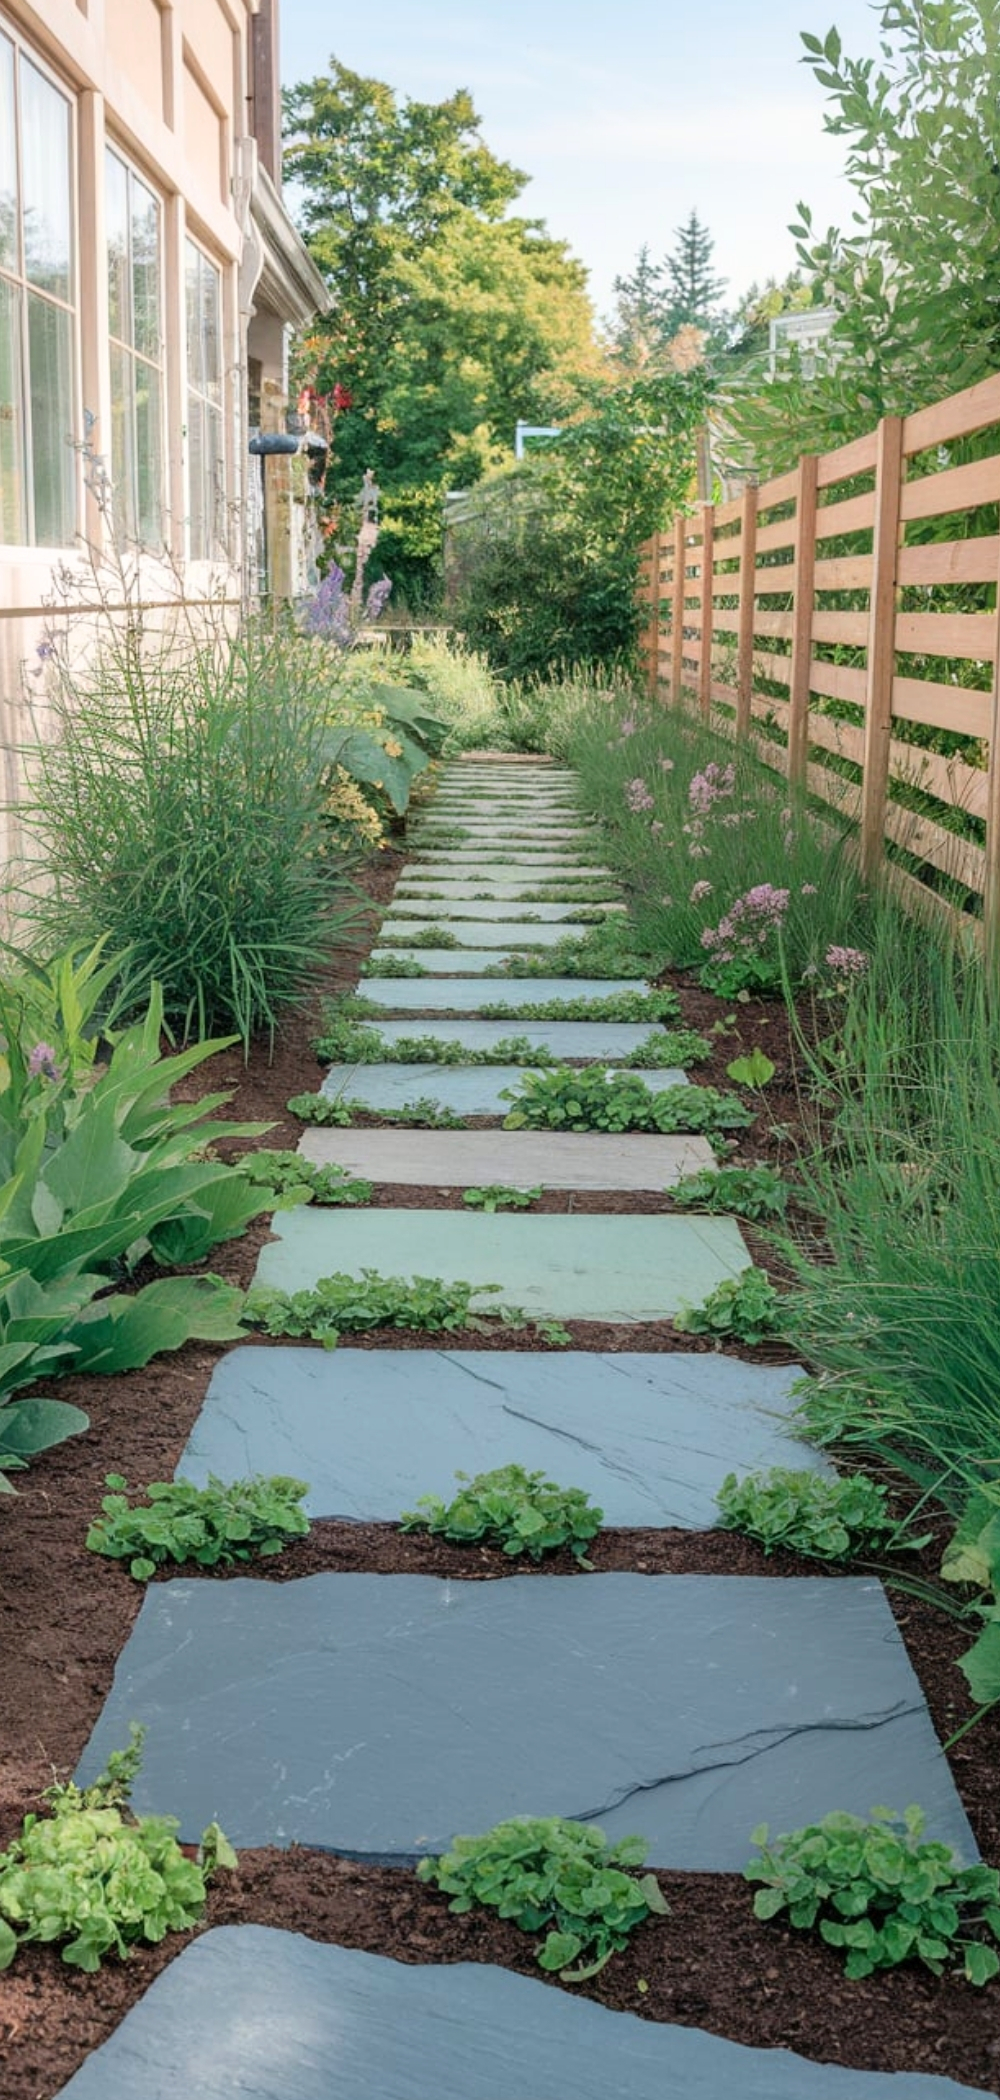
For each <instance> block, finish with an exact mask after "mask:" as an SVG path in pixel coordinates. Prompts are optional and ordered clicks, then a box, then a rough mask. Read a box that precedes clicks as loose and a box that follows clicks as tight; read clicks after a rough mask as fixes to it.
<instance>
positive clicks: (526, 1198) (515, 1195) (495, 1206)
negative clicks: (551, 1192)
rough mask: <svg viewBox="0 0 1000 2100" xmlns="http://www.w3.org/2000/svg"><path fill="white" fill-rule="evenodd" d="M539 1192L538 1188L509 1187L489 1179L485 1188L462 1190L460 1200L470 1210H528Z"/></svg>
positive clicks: (535, 1201)
mask: <svg viewBox="0 0 1000 2100" xmlns="http://www.w3.org/2000/svg"><path fill="white" fill-rule="evenodd" d="M541 1193H542V1191H541V1189H540V1188H537V1189H511V1188H508V1187H507V1185H506V1183H505V1182H503V1181H491V1182H489V1183H487V1186H486V1187H485V1188H481V1189H465V1190H463V1193H462V1202H463V1203H466V1204H468V1207H469V1209H470V1210H485V1211H496V1210H530V1209H531V1206H532V1204H533V1203H537V1201H538V1198H539V1196H540V1195H541Z"/></svg>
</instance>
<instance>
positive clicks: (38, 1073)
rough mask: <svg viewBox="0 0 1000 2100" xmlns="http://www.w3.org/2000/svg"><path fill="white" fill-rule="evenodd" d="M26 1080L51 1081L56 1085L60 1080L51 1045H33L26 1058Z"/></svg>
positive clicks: (60, 1074)
mask: <svg viewBox="0 0 1000 2100" xmlns="http://www.w3.org/2000/svg"><path fill="white" fill-rule="evenodd" d="M28 1078H29V1079H51V1080H53V1081H54V1082H56V1083H58V1081H59V1080H60V1079H61V1078H62V1073H61V1072H60V1070H59V1066H58V1065H57V1063H56V1053H55V1051H54V1050H53V1048H52V1045H51V1043H36V1044H35V1047H34V1049H33V1050H32V1052H31V1055H30V1057H29V1058H28Z"/></svg>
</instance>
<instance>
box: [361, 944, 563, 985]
mask: <svg viewBox="0 0 1000 2100" xmlns="http://www.w3.org/2000/svg"><path fill="white" fill-rule="evenodd" d="M522 946H523V944H522V943H520V942H518V941H508V942H507V945H506V949H503V948H466V947H464V946H462V947H460V948H406V949H402V950H400V951H399V953H400V954H405V955H406V956H407V957H409V956H411V955H412V957H413V960H414V962H418V963H419V964H420V967H421V969H422V970H424V971H425V972H426V975H427V977H453V976H456V975H457V976H465V975H467V973H468V972H469V971H470V970H495V969H496V968H497V966H498V965H499V964H502V963H504V962H506V961H507V960H508V958H509V957H510V956H511V955H512V954H515V953H517V952H519V950H520V949H521V948H522ZM387 952H392V953H393V954H395V952H396V951H395V949H394V948H393V944H391V943H386V942H382V943H381V944H380V943H379V942H377V941H376V943H375V946H374V948H373V950H372V957H371V959H372V962H373V963H374V964H375V965H376V966H377V965H378V963H379V958H380V956H383V955H385V954H386V953H387ZM399 981H400V983H401V984H405V983H407V982H408V981H412V982H413V983H414V984H418V983H423V982H424V981H425V980H424V979H423V978H413V979H412V980H407V979H406V978H401V979H400V980H399ZM514 981H515V980H514V979H508V978H505V977H487V978H486V980H485V982H486V983H487V984H488V985H490V984H492V985H497V984H499V985H504V984H507V983H508V982H510V983H513V982H514ZM529 981H530V980H527V979H518V980H517V982H519V983H525V982H529ZM367 982H368V979H367V978H366V977H362V979H361V984H360V987H359V989H360V990H361V991H362V992H364V989H365V986H366V984H367ZM534 982H536V983H537V982H538V980H537V978H536V979H535V980H534Z"/></svg>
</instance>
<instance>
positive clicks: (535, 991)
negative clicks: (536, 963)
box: [362, 977, 650, 1026]
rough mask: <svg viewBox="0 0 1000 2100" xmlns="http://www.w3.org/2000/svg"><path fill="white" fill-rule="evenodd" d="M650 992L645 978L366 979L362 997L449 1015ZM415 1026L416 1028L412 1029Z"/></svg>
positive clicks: (403, 1009) (404, 1008)
mask: <svg viewBox="0 0 1000 2100" xmlns="http://www.w3.org/2000/svg"><path fill="white" fill-rule="evenodd" d="M649 989H650V987H649V985H648V984H646V983H644V982H643V980H642V978H641V977H521V978H511V979H510V980H509V981H508V980H506V979H502V978H493V979H490V978H487V979H486V982H485V983H484V982H483V979H482V978H481V977H455V978H453V979H452V981H451V983H450V984H440V983H436V982H435V983H431V984H424V983H422V981H421V979H420V978H419V977H412V978H408V977H365V978H364V979H363V980H362V996H363V997H364V998H365V999H370V1000H371V1002H372V1005H373V1006H381V1007H385V1009H386V1010H387V1011H390V1010H391V1009H393V1008H395V1009H396V1011H397V1012H407V1013H420V1012H421V1010H422V1009H423V1008H425V1007H426V1008H428V1009H434V1008H436V1009H437V1010H438V1011H439V1012H446V1011H447V1009H448V1008H449V1007H452V1008H454V1009H455V1010H456V1011H463V1012H464V1011H468V1012H476V1011H477V1010H478V1009H479V1007H481V1006H491V1005H492V1004H493V1003H494V1002H499V1001H500V1000H503V1001H504V1003H505V1004H506V1005H507V1006H510V1007H512V1008H514V1009H515V1011H516V1009H517V1008H519V1007H524V1006H544V1005H547V1003H548V1001H549V1000H550V999H566V1000H569V999H607V998H609V997H610V996H611V994H612V993H615V992H640V993H642V994H645V993H647V992H648V991H649ZM411 1026H412V1023H411Z"/></svg>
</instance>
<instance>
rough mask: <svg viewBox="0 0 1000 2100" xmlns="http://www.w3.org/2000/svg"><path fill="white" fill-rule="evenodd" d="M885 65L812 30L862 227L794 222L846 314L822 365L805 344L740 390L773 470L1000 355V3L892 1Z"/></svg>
mask: <svg viewBox="0 0 1000 2100" xmlns="http://www.w3.org/2000/svg"><path fill="white" fill-rule="evenodd" d="M878 12H879V14H880V16H881V28H882V58H883V60H884V62H885V63H884V65H883V66H881V67H879V68H876V65H875V62H874V61H873V60H871V59H850V58H847V57H845V56H844V54H843V52H842V48H841V40H840V37H839V35H838V34H837V31H836V30H835V29H834V30H831V31H830V34H829V35H828V36H827V37H826V38H825V39H823V40H822V41H821V40H820V38H818V37H815V36H805V35H804V36H803V39H802V41H803V44H804V46H805V57H806V62H807V63H808V64H809V65H810V66H811V67H812V69H813V72H814V74H815V76H816V79H817V81H818V82H819V84H820V86H821V87H823V88H825V89H826V91H827V94H828V95H829V97H830V102H831V108H830V110H829V112H828V113H827V116H826V118H825V127H826V129H827V131H830V132H833V133H834V134H835V135H836V136H837V137H842V138H845V139H846V140H847V141H848V151H847V161H846V172H847V175H848V177H849V179H850V181H851V182H852V184H853V185H854V188H855V190H856V191H857V193H858V201H859V207H860V211H859V214H858V217H859V218H860V222H861V223H860V225H859V226H858V227H857V230H856V231H853V232H851V233H844V232H841V231H839V230H838V229H837V228H835V227H831V228H830V229H829V231H828V232H827V234H826V235H825V237H817V235H816V233H815V231H814V228H813V223H812V216H811V214H810V212H809V210H808V209H807V207H806V206H805V205H799V207H798V219H797V222H796V224H795V225H794V226H793V227H792V229H791V230H792V232H793V234H794V235H795V238H796V241H797V244H798V253H799V259H800V262H801V265H802V269H803V272H804V274H805V279H806V282H807V284H808V285H809V287H810V289H811V291H812V293H813V296H814V298H815V300H816V303H818V304H822V305H830V306H834V307H836V309H837V320H836V324H835V326H834V329H833V332H832V334H831V335H830V336H829V337H828V338H827V341H826V344H825V345H824V348H823V354H822V355H821V356H820V357H819V359H818V361H817V367H816V370H815V372H813V373H806V372H804V371H803V369H802V367H801V364H800V362H799V360H798V359H796V358H795V357H794V355H793V356H790V357H789V358H787V360H783V362H782V366H781V367H780V368H779V371H778V373H777V374H776V376H775V378H774V380H773V381H772V382H771V383H769V384H766V385H761V383H760V378H761V375H760V373H758V375H757V377H756V381H755V382H754V383H751V384H749V385H745V386H744V387H743V388H741V389H740V390H739V391H737V392H735V393H734V395H733V397H732V400H731V403H730V404H729V411H728V412H729V414H730V417H731V420H732V421H733V422H734V423H735V424H736V426H737V427H738V429H739V430H740V432H741V434H742V437H743V440H744V444H745V446H746V448H747V449H748V450H749V451H750V452H752V454H753V456H754V458H755V460H756V462H757V464H758V465H759V466H760V468H761V469H762V471H765V472H772V471H773V472H780V471H781V470H782V468H783V467H785V466H787V465H789V464H790V463H791V461H792V460H793V459H795V458H796V457H797V455H798V454H799V453H800V452H803V451H824V450H827V449H829V448H832V447H834V446H836V445H840V444H845V443H847V442H848V441H849V440H850V439H851V438H853V437H857V436H859V435H860V434H861V433H862V432H863V431H865V430H870V429H871V428H872V427H873V425H874V424H875V423H877V422H878V420H879V418H880V417H881V416H883V415H886V414H906V413H908V412H910V411H912V410H913V409H915V408H917V407H919V406H921V405H923V404H924V403H927V402H930V401H934V400H937V399H940V398H942V397H943V396H944V395H946V394H950V393H953V392H957V391H958V390H959V389H961V388H962V387H965V386H971V385H972V384H974V383H975V382H976V381H977V380H979V379H982V378H985V377H986V376H987V374H988V373H990V372H993V371H995V370H996V369H997V368H998V366H1000V13H998V10H997V6H996V0H881V5H880V7H879V10H878Z"/></svg>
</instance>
